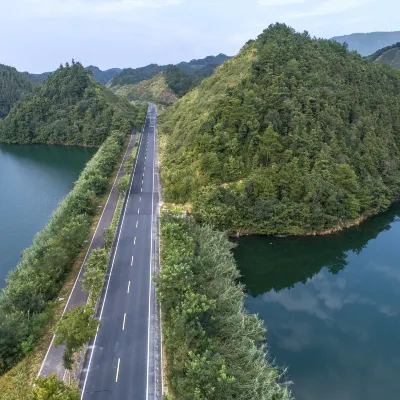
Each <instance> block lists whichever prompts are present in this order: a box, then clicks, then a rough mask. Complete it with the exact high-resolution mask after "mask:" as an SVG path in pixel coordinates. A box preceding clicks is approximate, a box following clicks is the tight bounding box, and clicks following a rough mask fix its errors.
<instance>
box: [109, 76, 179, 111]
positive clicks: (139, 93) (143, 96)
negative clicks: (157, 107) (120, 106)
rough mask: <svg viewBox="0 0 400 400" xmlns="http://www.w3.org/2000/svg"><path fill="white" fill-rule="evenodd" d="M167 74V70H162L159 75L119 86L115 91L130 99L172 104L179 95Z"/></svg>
mask: <svg viewBox="0 0 400 400" xmlns="http://www.w3.org/2000/svg"><path fill="white" fill-rule="evenodd" d="M165 74H166V73H165V72H160V73H159V74H158V75H156V76H153V77H152V78H150V79H146V80H144V81H141V82H139V83H134V84H132V85H121V86H117V87H116V88H115V89H114V93H115V94H116V95H118V96H121V97H126V98H127V99H128V100H138V101H152V102H153V103H158V104H163V105H171V104H172V103H174V102H175V101H176V100H177V99H178V96H177V95H176V93H175V92H174V91H172V89H171V88H170V87H169V86H168V84H167V81H166V78H165Z"/></svg>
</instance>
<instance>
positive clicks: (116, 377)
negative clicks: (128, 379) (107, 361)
mask: <svg viewBox="0 0 400 400" xmlns="http://www.w3.org/2000/svg"><path fill="white" fill-rule="evenodd" d="M120 362H121V359H120V358H118V365H117V375H115V382H118V374H119V363H120Z"/></svg>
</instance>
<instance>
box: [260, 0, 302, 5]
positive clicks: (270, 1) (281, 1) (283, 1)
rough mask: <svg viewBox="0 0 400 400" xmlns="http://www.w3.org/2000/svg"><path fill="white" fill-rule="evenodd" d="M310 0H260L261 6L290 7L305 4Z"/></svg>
mask: <svg viewBox="0 0 400 400" xmlns="http://www.w3.org/2000/svg"><path fill="white" fill-rule="evenodd" d="M308 1H310V0H258V4H260V5H261V6H289V5H292V4H304V3H307V2H308Z"/></svg>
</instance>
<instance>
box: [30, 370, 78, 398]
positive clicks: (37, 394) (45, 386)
mask: <svg viewBox="0 0 400 400" xmlns="http://www.w3.org/2000/svg"><path fill="white" fill-rule="evenodd" d="M80 398H81V395H80V392H79V389H78V388H77V387H75V386H69V385H67V384H65V383H64V382H63V381H59V380H57V377H56V374H52V375H50V376H49V377H48V378H44V377H39V378H38V379H36V381H35V385H34V387H33V389H32V394H31V400H79V399H80Z"/></svg>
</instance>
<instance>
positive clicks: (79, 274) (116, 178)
mask: <svg viewBox="0 0 400 400" xmlns="http://www.w3.org/2000/svg"><path fill="white" fill-rule="evenodd" d="M132 137H133V135H131V140H130V141H129V143H128V146H127V147H126V151H125V154H124V157H123V158H122V161H121V165H120V166H119V169H118V172H117V175H116V177H115V179H114V183H113V185H112V187H111V190H110V194H109V195H108V197H107V201H106V204H104V207H103V212H102V213H101V216H100V219H99V222H98V223H97V226H96V230H95V231H94V233H93V236H92V240H91V241H90V245H89V248H88V250H87V252H86V255H85V258H84V259H83V262H82V265H81V269H80V270H79V273H78V276H77V277H76V280H75V283H74V286H73V287H72V290H71V292H70V294H69V297H68V300H67V304H66V305H65V307H64V310H63V312H62V314H61V317H63V315H64V314H65V311H66V310H67V307H68V304H69V301H70V300H71V296H72V293H73V292H74V290H75V286H76V284H77V283H78V281H79V278H80V276H81V274H82V270H83V266H84V265H85V262H86V259H87V257H88V255H89V253H90V251H91V247H92V243H93V240H94V238H95V236H96V232H97V229H98V228H99V226H100V222H101V220H102V218H103V214H104V211H105V210H106V207H107V204H108V201H109V200H110V197H111V193H112V191H113V189H114V186H115V184H116V183H117V180H118V175H119V173H120V171H121V168H122V165H123V164H124V160H125V157H126V155H127V153H128V149H129V145H130V144H131V141H132ZM55 337H56V335H53V337H52V339H51V342H50V345H49V348H48V349H47V352H46V355H45V356H44V360H43V362H42V365H41V366H40V370H39V373H38V375H37V378H39V376H40V374H41V373H42V369H43V367H44V364H45V363H46V359H47V356H48V355H49V352H50V349H51V346H52V345H53V342H54V338H55Z"/></svg>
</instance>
